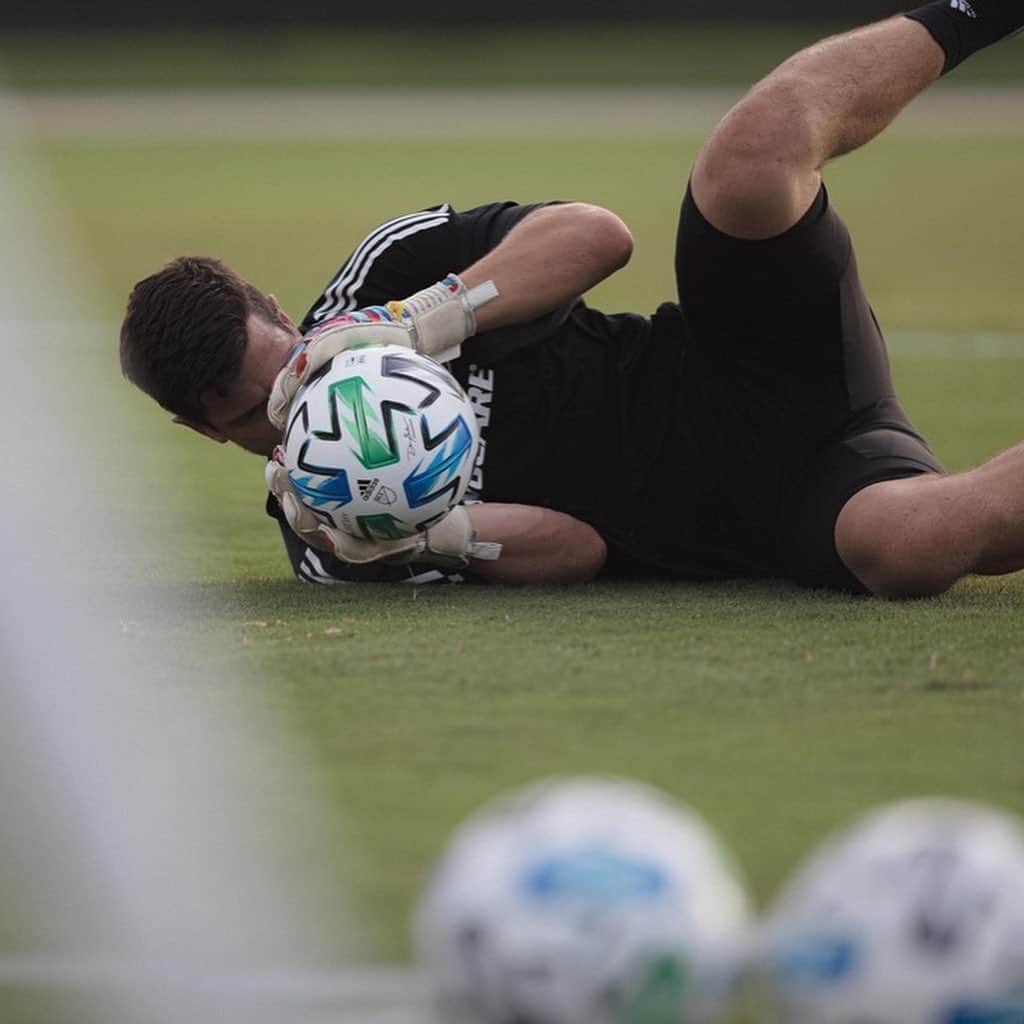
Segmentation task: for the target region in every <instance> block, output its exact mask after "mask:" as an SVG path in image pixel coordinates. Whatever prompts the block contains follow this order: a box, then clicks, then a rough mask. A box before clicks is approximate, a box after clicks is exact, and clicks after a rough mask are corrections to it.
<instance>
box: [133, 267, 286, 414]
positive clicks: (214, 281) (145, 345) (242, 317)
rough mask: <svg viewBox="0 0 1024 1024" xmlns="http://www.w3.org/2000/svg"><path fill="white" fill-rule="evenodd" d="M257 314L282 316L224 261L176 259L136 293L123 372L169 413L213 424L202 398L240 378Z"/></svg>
mask: <svg viewBox="0 0 1024 1024" xmlns="http://www.w3.org/2000/svg"><path fill="white" fill-rule="evenodd" d="M254 313H255V314H258V315H259V316H262V317H264V318H265V319H267V320H269V321H270V322H271V323H275V322H276V321H277V315H276V313H275V311H274V308H273V307H272V306H271V304H270V302H269V300H268V299H267V297H266V296H265V295H264V294H263V293H262V292H261V291H259V289H257V288H254V287H253V286H252V285H251V284H249V283H248V282H246V281H243V280H242V278H240V277H239V276H238V275H237V274H236V273H235V272H234V271H233V270H232V269H231V268H230V267H228V266H225V264H223V263H221V261H220V260H217V259H213V258H211V257H207V256H182V257H180V258H179V259H176V260H172V261H171V262H170V263H168V264H167V266H165V267H163V268H162V269H161V270H158V271H157V272H156V273H155V274H152V275H150V276H149V277H147V278H144V279H143V280H142V281H140V282H139V283H138V284H137V285H136V286H135V287H134V288H133V289H132V293H131V295H130V296H129V297H128V310H127V312H126V313H125V318H124V323H122V325H121V372H122V373H123V374H124V375H125V377H127V378H128V380H130V381H131V382H132V383H133V384H135V385H136V386H138V387H139V388H141V389H142V390H143V391H145V392H146V394H147V395H149V396H150V397H152V398H155V399H156V401H157V402H159V403H160V405H162V406H163V407H164V408H165V409H166V410H167V411H168V412H171V413H174V415H176V416H182V417H185V418H187V419H190V420H194V421H196V422H199V423H205V422H206V413H205V410H204V409H203V403H202V396H203V395H204V394H205V393H207V392H209V391H211V390H214V391H223V390H224V389H225V388H228V387H230V386H231V384H233V383H234V381H235V380H236V379H237V378H238V375H239V372H240V371H241V366H242V358H243V357H244V355H245V347H246V345H247V344H248V340H249V339H248V334H247V333H246V321H247V320H248V318H249V317H250V316H251V315H252V314H254Z"/></svg>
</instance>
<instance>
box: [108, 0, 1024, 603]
mask: <svg viewBox="0 0 1024 1024" xmlns="http://www.w3.org/2000/svg"><path fill="white" fill-rule="evenodd" d="M1022 25H1024V0H971V3H970V5H968V4H966V3H955V4H950V3H949V0H939V2H936V3H933V4H930V5H928V6H925V7H922V8H920V9H919V10H917V11H914V12H912V13H910V14H909V15H906V16H900V17H896V18H892V19H890V20H887V21H883V22H880V23H878V24H874V25H870V26H867V27H865V28H862V29H859V30H857V31H854V32H850V33H848V34H846V35H841V36H837V37H834V38H831V39H827V40H825V41H823V42H821V43H819V44H817V45H816V46H813V47H810V48H809V49H807V50H804V51H802V52H800V53H798V54H796V55H795V56H794V57H792V58H790V59H789V60H788V61H786V62H785V63H784V64H782V65H781V66H780V67H779V68H777V69H776V70H775V71H774V72H772V73H771V74H770V75H768V77H767V78H765V79H764V80H763V81H762V82H760V83H759V84H758V85H756V86H755V87H754V88H753V89H752V90H751V92H750V93H749V94H748V95H747V96H746V97H745V98H744V99H743V100H741V101H740V102H739V103H738V104H737V105H736V107H734V108H733V110H732V111H731V112H730V113H729V114H728V116H727V117H726V118H725V119H724V120H723V121H722V122H721V123H720V124H719V125H718V127H717V128H716V129H715V131H714V133H713V134H712V135H711V137H710V138H709V139H708V141H707V142H706V143H705V145H704V146H703V148H702V150H701V152H700V155H699V156H698V158H697V162H696V165H695V167H694V169H693V172H692V176H691V178H690V182H689V185H688V188H687V190H686V194H685V197H684V199H683V204H682V212H681V215H680V219H679V231H678V236H677V249H676V277H677V283H678V290H679V294H678V303H665V304H664V305H662V306H661V307H660V308H659V309H658V310H657V312H656V313H655V314H654V315H653V316H651V317H649V318H648V317H642V316H638V315H632V314H625V315H619V316H606V315H604V314H602V313H599V312H597V311H595V310H592V309H590V308H588V307H587V306H586V305H584V303H583V302H581V301H579V300H578V298H577V297H578V296H580V295H582V294H583V293H584V292H586V291H587V289H589V288H590V287H592V286H593V285H594V284H596V283H597V282H598V281H600V280H602V279H603V278H605V277H606V276H608V275H609V274H611V273H613V272H614V271H615V270H617V269H618V268H619V267H621V266H623V264H625V263H626V261H627V260H628V259H629V256H630V252H631V244H632V243H631V238H630V234H629V231H628V230H627V228H626V227H625V226H624V225H623V224H622V222H621V221H620V220H619V219H618V218H617V217H616V216H615V215H614V214H612V213H609V212H608V211H606V210H602V209H599V208H597V207H593V206H588V205H585V204H578V203H568V204H551V205H540V206H517V205H515V204H511V203H497V204H492V205H489V206H483V207H479V208H477V209H474V210H469V211H466V212H456V211H454V210H452V209H451V208H449V207H448V206H438V207H434V208H431V209H427V210H423V211H421V212H419V213H413V214H410V215H408V216H404V217H398V218H396V219H394V220H392V221H389V222H387V223H386V224H383V225H381V226H380V227H378V228H377V229H376V230H374V231H373V232H371V233H370V234H369V235H368V236H367V237H366V238H365V239H364V240H363V241H362V242H361V243H360V245H359V246H358V247H357V248H356V250H355V251H354V252H353V254H352V255H351V256H350V257H349V259H348V260H347V261H346V262H345V263H344V265H343V266H342V267H341V269H340V270H339V272H338V273H337V275H336V276H335V278H334V279H333V280H332V281H331V282H330V284H329V285H328V286H327V288H326V289H325V291H324V292H323V294H322V295H321V296H320V298H319V299H318V300H317V301H316V302H315V303H314V304H313V306H312V308H311V309H310V311H309V312H308V313H307V314H306V316H305V318H304V319H303V321H302V322H301V324H299V325H298V326H297V327H296V326H295V325H294V324H293V323H292V321H291V320H289V319H288V317H287V316H286V315H285V314H284V313H283V312H282V310H281V309H280V307H279V306H278V305H277V303H276V301H275V300H274V299H273V297H271V296H265V295H263V294H262V293H260V292H259V291H258V290H256V289H255V288H253V287H252V286H250V285H248V284H246V283H245V282H244V281H242V280H241V279H240V278H238V277H237V276H236V275H235V274H234V273H233V272H231V271H230V270H229V269H228V268H226V267H225V266H223V265H222V264H220V263H218V262H217V261H214V260H206V259H190V258H185V259H180V260H176V261H174V262H173V263H171V264H170V265H169V266H167V267H165V268H164V269H163V270H161V271H160V272H158V273H157V274H155V275H153V276H151V277H149V278H147V279H145V280H144V281H142V282H140V283H139V284H138V285H137V286H136V288H135V290H134V291H133V292H132V295H131V298H130V300H129V305H128V312H127V316H126V318H125V321H124V326H123V328H122V334H121V360H122V366H123V368H124V371H125V374H126V375H127V376H128V377H129V378H130V379H131V380H132V381H134V382H135V383H136V384H138V385H139V386H140V387H141V388H142V389H143V390H145V391H146V392H147V393H149V394H150V395H152V396H153V397H154V398H155V399H156V400H157V401H158V402H159V403H160V404H161V405H162V406H164V407H165V408H166V409H168V410H169V411H171V412H172V413H173V414H174V419H175V421H176V422H178V423H182V424H185V425H187V426H190V427H192V428H194V429H195V430H198V431H199V432H200V433H203V434H205V435H206V436H208V437H211V438H213V439H214V440H217V441H233V442H235V443H236V444H238V445H241V446H242V447H244V448H246V449H247V450H249V451H253V452H256V453H258V454H260V455H263V456H270V454H271V453H272V451H273V449H274V447H275V445H277V444H278V443H279V442H280V439H281V426H282V424H283V422H284V420H285V417H286V415H287V410H288V407H289V404H290V402H291V400H292V398H293V397H294V395H295V393H296V391H297V390H298V388H299V387H300V386H301V385H302V383H303V382H304V381H305V380H307V379H308V377H309V375H310V374H311V373H313V372H315V370H316V369H317V368H318V367H319V366H320V365H322V364H323V363H324V362H325V361H326V360H327V359H329V358H331V357H332V356H334V355H335V354H337V352H339V351H341V350H342V349H344V347H345V346H346V345H348V344H351V342H352V339H353V337H355V336H357V332H353V331H352V330H350V329H347V328H345V327H344V326H341V327H337V328H332V329H329V330H324V331H320V332H318V333H317V332H315V328H316V327H317V326H318V325H319V324H323V323H325V322H326V321H328V320H331V319H333V318H336V317H338V316H339V314H343V313H345V312H347V311H351V310H355V309H358V308H359V307H364V306H369V305H378V304H385V303H388V302H389V301H391V300H394V299H396V297H397V298H401V297H402V296H409V298H407V299H406V300H405V301H404V302H397V303H394V304H393V305H392V306H391V307H390V315H391V316H392V317H393V318H394V319H395V320H396V321H397V322H398V323H400V324H401V325H403V327H404V336H405V340H406V342H407V344H409V345H410V346H412V347H415V348H418V349H419V350H420V351H422V352H424V353H426V354H428V355H433V356H435V357H437V358H442V359H448V360H450V368H451V370H452V372H453V373H454V375H455V376H456V378H457V379H458V380H459V382H460V383H461V384H462V385H463V387H465V388H466V389H467V391H468V393H469V396H470V399H471V400H472V402H473V405H474V408H475V410H476V412H477V415H478V420H479V425H480V429H481V434H482V437H483V439H484V442H485V448H484V457H483V460H482V461H481V462H480V463H479V464H478V467H477V473H476V474H475V478H474V481H473V492H472V493H471V494H470V495H469V497H471V498H473V499H476V500H475V501H474V502H472V503H469V504H466V505H462V506H458V507H457V508H455V509H454V510H453V511H452V512H450V513H449V514H448V516H447V517H446V518H445V519H443V520H442V521H441V522H439V523H438V524H437V525H435V526H433V527H431V528H430V529H429V530H427V531H426V532H425V533H423V534H420V535H419V536H416V537H413V538H406V539H402V540H380V541H370V540H364V541H359V540H356V539H354V538H351V537H348V536H347V535H343V534H341V533H340V532H339V531H336V530H333V529H331V528H330V527H327V526H324V524H322V523H321V522H319V521H317V520H311V518H310V516H311V513H309V512H308V511H307V510H305V508H304V506H302V505H301V503H300V502H298V501H297V500H295V498H294V495H293V494H292V492H291V489H290V484H289V481H288V478H287V475H286V474H285V473H284V472H283V470H282V469H281V468H280V467H278V466H277V465H276V463H274V462H273V461H272V462H271V463H270V464H269V466H268V474H267V476H268V482H269V484H270V487H271V490H272V492H273V494H272V497H271V499H270V501H269V502H268V511H270V513H271V514H272V515H274V516H275V517H277V518H278V519H279V520H280V521H281V523H282V531H283V533H284V536H285V542H286V544H287V547H288V551H289V555H290V557H291V560H292V564H293V567H294V569H295V572H296V574H297V575H298V576H299V577H300V578H302V579H306V580H310V581H313V582H333V581H336V580H395V579H408V578H410V577H412V578H418V579H427V578H439V577H441V576H444V575H448V576H452V575H453V574H454V575H459V574H466V573H468V574H470V575H474V576H477V577H481V578H487V579H498V580H505V581H514V582H535V583H547V582H552V583H568V582H574V581H582V580H588V579H592V578H594V577H602V578H638V577H663V578H681V579H714V578H723V577H736V576H769V577H780V578H788V579H792V580H795V581H797V582H799V583H801V584H805V585H808V586H819V587H830V588H835V589H839V590H846V591H852V592H861V593H863V592H871V593H875V594H879V595H885V596H892V597H904V596H918V595H928V594H937V593H940V592H942V591H943V590H945V589H946V588H948V587H949V586H950V585H951V584H952V583H954V582H955V581H956V580H958V579H959V578H961V577H962V576H965V575H967V574H970V573H986V574H996V573H1007V572H1013V571H1016V570H1018V569H1021V568H1024V445H1022V446H1018V447H1017V448H1014V449H1012V450H1010V451H1008V452H1005V453H1003V454H1002V455H998V456H996V457H995V458H993V459H991V460H990V461H988V462H986V463H985V464H983V465H982V466H979V467H978V468H976V469H973V470H970V471H968V472H965V473H960V474H955V475H947V474H945V473H944V472H943V469H942V467H941V465H940V464H939V462H938V461H937V460H936V458H935V456H934V455H933V454H932V452H931V451H930V450H929V448H928V446H927V444H926V443H925V441H924V440H923V439H922V438H921V436H920V435H919V434H918V433H917V432H916V431H915V430H914V428H913V426H912V425H911V423H910V422H909V420H908V419H907V417H906V415H905V413H904V412H903V410H902V409H901V408H900V405H899V403H898V401H897V399H896V397H895V395H894V393H893V386H892V381H891V379H890V375H889V367H888V361H887V358H886V353H885V346H884V342H883V339H882V337H881V334H880V332H879V329H878V326H877V324H876V322H875V319H874V317H873V315H872V313H871V310H870V308H869V306H868V303H867V299H866V298H865V296H864V292H863V290H862V287H861V284H860V280H859V277H858V272H857V265H856V261H855V259H854V256H853V250H852V247H851V243H850V238H849V235H848V233H847V231H846V228H845V227H844V225H843V223H842V221H841V220H840V218H839V217H838V215H837V214H836V212H835V210H834V209H833V208H832V206H831V204H830V202H829V198H828V195H827V193H826V192H825V189H824V187H823V185H822V182H821V168H822V166H823V165H824V164H825V162H826V161H827V160H829V159H831V158H833V157H837V156H840V155H842V154H843V153H846V152H849V151H850V150H853V149H856V148H857V147H859V146H862V145H864V144H865V143H867V142H869V141H870V140H871V139H873V138H874V137H875V136H876V135H878V134H879V133H880V132H881V131H882V130H883V129H884V128H885V127H886V126H887V125H888V124H889V123H890V122H891V121H892V120H893V118H895V117H896V115H897V114H898V113H899V111H900V110H901V109H902V108H903V107H904V106H905V105H906V104H907V103H908V102H909V101H910V100H912V99H913V98H914V97H915V96H916V95H917V94H918V93H920V92H921V91H922V90H924V89H925V88H927V87H928V86H929V85H930V84H932V83H933V82H934V81H936V79H938V78H939V77H940V75H942V74H943V73H945V72H946V71H949V70H951V69H952V68H953V67H954V66H955V65H956V64H957V63H959V62H960V61H961V60H963V59H964V58H966V57H968V56H970V54H972V53H973V52H975V51H976V50H978V49H980V48H982V47H984V46H987V45H989V44H990V43H994V42H997V41H998V40H1000V39H1002V38H1003V37H1004V36H1007V35H1010V34H1012V33H1013V32H1015V31H1017V30H1018V29H1020V27H1021V26H1022ZM452 271H454V272H456V274H457V276H453V277H450V278H449V279H448V280H447V281H445V282H444V283H442V284H440V285H433V282H437V281H439V280H440V279H444V278H445V277H446V275H449V274H450V273H451V272H452ZM481 288H482V289H484V290H483V291H480V290H479V289H481ZM495 292H496V294H494V293H495ZM485 300H486V301H485ZM310 332H313V340H312V341H310V342H309V343H308V344H306V345H304V346H301V347H300V348H299V349H298V350H297V351H296V345H297V343H298V342H299V341H300V339H301V338H302V337H304V336H305V335H307V334H309V333H310ZM393 333H394V331H393V330H392V332H391V334H389V336H388V340H392V335H393ZM268 400H269V414H268ZM666 510H671V511H672V514H671V515H666ZM474 542H493V543H496V544H500V545H501V555H500V557H499V558H497V559H496V560H487V561H485V560H478V559H476V558H474V557H473V554H474V552H475V551H477V550H481V549H479V548H475V547H473V546H472V545H473V544H474ZM489 550H491V551H492V552H493V550H494V548H493V546H492V547H491V548H490V549H489Z"/></svg>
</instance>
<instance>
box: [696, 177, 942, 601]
mask: <svg viewBox="0 0 1024 1024" xmlns="http://www.w3.org/2000/svg"><path fill="white" fill-rule="evenodd" d="M676 273H677V284H678V288H679V298H680V305H681V307H682V310H683V315H684V317H685V319H686V324H687V344H688V346H690V348H691V349H692V351H693V359H692V365H693V367H694V368H695V369H696V370H699V375H700V376H701V377H702V381H701V385H700V387H699V388H698V387H697V386H696V385H695V388H694V393H695V394H699V396H700V397H699V399H698V400H699V401H700V402H701V403H705V404H706V408H703V409H702V417H703V420H704V424H705V427H704V429H705V430H706V431H707V432H708V434H709V436H712V437H713V438H714V449H715V456H716V459H717V460H718V461H719V462H720V463H721V464H722V465H723V466H724V467H725V471H724V473H723V478H724V481H725V493H726V495H727V500H728V502H729V504H730V505H731V507H732V509H733V510H734V513H735V515H736V517H737V519H738V521H739V522H740V523H741V524H742V526H743V529H744V530H745V532H746V533H747V534H748V536H750V537H752V538H756V542H757V544H758V546H759V547H761V548H762V549H763V550H765V551H767V549H768V548H771V549H773V551H774V556H773V557H774V561H775V564H776V565H777V566H778V567H779V571H781V572H782V573H783V574H784V575H786V576H788V577H790V578H793V579H796V580H797V581H799V582H801V583H804V584H806V585H810V586H826V587H835V588H839V589H845V590H854V591H856V590H862V589H863V588H862V587H861V586H860V584H859V582H858V581H857V580H856V578H855V577H853V576H852V574H850V573H849V571H848V570H847V569H846V567H845V566H844V565H843V563H842V561H841V560H840V559H839V558H838V555H837V554H836V550H835V542H834V527H835V523H836V520H837V518H838V516H839V513H840V511H841V509H842V507H843V505H844V504H845V503H846V501H847V500H849V498H850V497H851V496H852V495H853V494H855V493H857V491H858V490H860V489H862V488H863V487H866V486H869V485H870V484H871V483H875V482H878V481H880V480H885V479H894V478H898V477H903V476H913V475H916V474H919V473H925V472H929V473H931V472H942V467H941V466H940V465H939V463H938V462H937V461H936V460H935V457H934V455H932V453H931V451H930V450H929V448H928V446H927V444H926V443H925V442H924V440H923V438H921V437H920V435H919V434H918V433H917V432H916V431H915V430H914V428H913V426H912V424H911V423H910V421H909V419H908V418H907V416H906V414H905V413H904V412H903V410H902V409H901V408H900V405H899V403H898V401H897V400H896V397H895V394H894V391H893V385H892V379H891V375H890V371H889V361H888V356H887V354H886V350H885V343H884V340H883V338H882V334H881V331H880V330H879V327H878V324H877V322H876V320H875V317H874V314H873V313H872V311H871V308H870V306H869V304H868V301H867V297H866V296H865V294H864V290H863V287H862V285H861V282H860V277H859V274H858V271H857V264H856V259H855V257H854V253H853V246H852V243H851V240H850V236H849V232H848V231H847V229H846V227H845V225H844V224H843V222H842V220H841V219H840V217H839V216H838V214H837V213H836V212H835V210H834V209H833V208H832V207H831V205H830V204H829V201H828V195H827V193H826V192H825V190H824V188H822V190H821V192H819V194H818V197H817V198H816V200H815V202H814V203H813V204H812V206H811V208H810V209H809V210H808V211H807V212H806V213H805V215H804V216H803V217H802V218H801V219H800V221H799V222H798V223H797V224H796V225H794V226H793V227H792V228H791V229H790V230H788V231H786V232H785V233H784V234H782V235H780V236H778V237H776V238H772V239H765V240H760V241H750V240H741V239H735V238H731V237H729V236H727V235H725V234H723V233H722V232H720V231H718V230H717V229H716V228H714V227H713V226H712V225H711V224H709V223H708V222H707V221H706V220H705V219H704V217H703V216H702V215H701V213H700V211H699V210H698V209H697V207H696V205H695V203H694V201H693V199H692V197H691V196H690V195H689V193H688V194H687V196H686V198H685V199H684V202H683V208H682V214H681V217H680V227H679V235H678V238H677V249H676Z"/></svg>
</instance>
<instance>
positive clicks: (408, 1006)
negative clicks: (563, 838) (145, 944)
mask: <svg viewBox="0 0 1024 1024" xmlns="http://www.w3.org/2000/svg"><path fill="white" fill-rule="evenodd" d="M11 992H22V993H33V992H45V993H50V994H53V993H58V994H61V995H64V996H69V995H70V996H74V995H75V994H81V995H86V994H91V995H96V994H101V993H106V994H109V993H121V994H126V993H135V992H138V993H145V994H148V995H153V994H154V993H160V992H167V993H177V994H179V995H185V996H196V995H201V996H202V997H204V999H205V1001H206V1002H207V1004H208V1005H210V1004H212V1005H213V1006H214V1007H218V1006H219V1007H221V1008H228V1007H230V1008H231V1009H232V1010H234V1011H235V1012H236V1013H237V1012H238V1011H240V1010H244V1008H245V1007H246V1006H247V1005H253V1006H258V1007H259V1011H260V1019H261V1020H262V1019H264V1018H265V1017H268V1016H269V1015H272V1014H273V1013H274V1011H277V1012H279V1013H280V1014H281V1017H280V1018H279V1019H281V1020H288V1021H289V1022H290V1024H308V1022H310V1021H314V1020H315V1021H319V1020H321V1019H322V1020H324V1021H328V1020H329V1021H332V1022H333V1024H422V1022H423V1021H425V1020H426V1019H427V1018H428V1016H429V1012H428V1005H429V999H428V993H427V986H426V982H425V979H424V978H423V977H422V975H421V974H420V973H419V972H418V971H416V970H415V969H414V968H411V967H407V966H403V965H376V966H363V967H347V968H340V969H338V970H336V971H313V970H297V969H269V970H262V971H256V970H248V971H236V972H222V973H218V974H200V973H197V972H196V971H195V969H194V968H193V967H188V966H183V967H180V968H176V967H174V966H173V965H168V964H165V963H161V964H160V965H152V964H146V963H145V962H143V961H137V962H133V961H125V960H103V959H88V958H78V957H74V958H72V957H67V958H60V957H41V956H36V957H0V1005H2V1003H3V1001H4V993H11Z"/></svg>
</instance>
